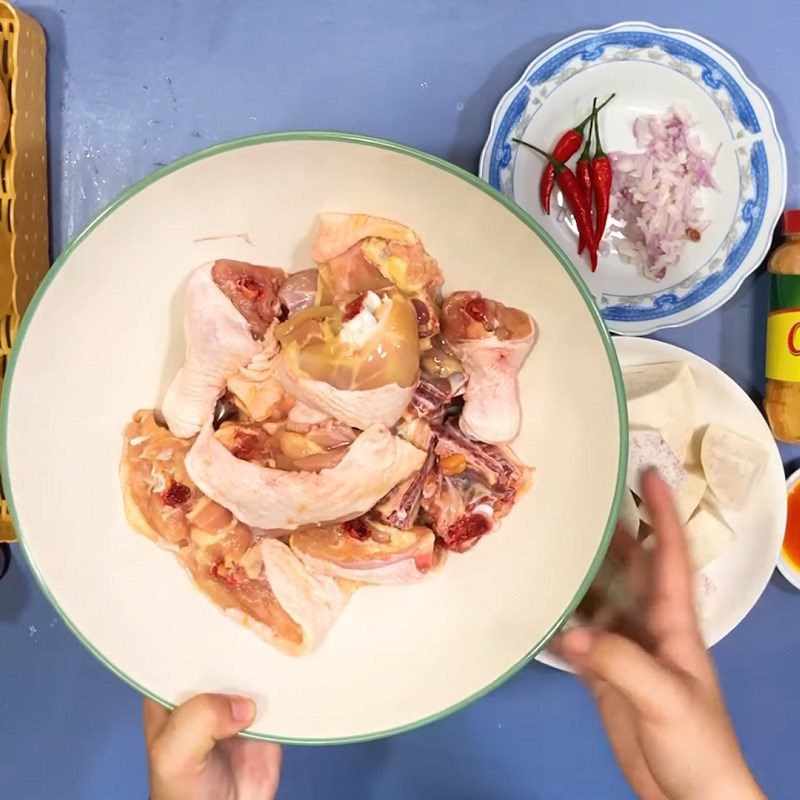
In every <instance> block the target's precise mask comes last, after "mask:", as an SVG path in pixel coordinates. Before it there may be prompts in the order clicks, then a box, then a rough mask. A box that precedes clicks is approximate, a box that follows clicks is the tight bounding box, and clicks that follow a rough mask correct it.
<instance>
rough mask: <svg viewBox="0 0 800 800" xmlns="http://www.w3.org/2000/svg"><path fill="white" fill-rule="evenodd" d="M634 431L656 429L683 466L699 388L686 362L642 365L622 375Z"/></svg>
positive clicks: (623, 372) (629, 368)
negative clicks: (636, 429)
mask: <svg viewBox="0 0 800 800" xmlns="http://www.w3.org/2000/svg"><path fill="white" fill-rule="evenodd" d="M622 379H623V381H624V383H625V396H626V398H627V400H628V422H629V424H630V426H631V427H635V428H638V427H642V428H653V429H654V430H657V431H658V432H659V433H660V434H661V435H662V436H663V437H664V441H665V442H666V443H667V445H669V447H670V449H671V450H672V452H673V453H675V455H676V456H678V459H679V460H680V461H681V462H684V461H685V460H686V456H687V453H688V451H689V443H690V441H691V439H692V433H693V431H694V418H695V411H696V408H697V386H696V385H695V382H694V378H693V377H692V370H691V368H690V367H689V365H688V364H687V363H685V362H683V361H673V362H668V363H665V364H642V365H640V366H636V367H625V369H623V371H622Z"/></svg>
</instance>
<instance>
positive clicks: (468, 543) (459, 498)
mask: <svg viewBox="0 0 800 800" xmlns="http://www.w3.org/2000/svg"><path fill="white" fill-rule="evenodd" d="M432 430H433V433H434V435H435V436H436V444H435V452H436V455H437V457H438V459H437V462H436V465H435V466H434V468H433V469H432V470H431V472H430V473H429V474H428V476H427V478H426V479H425V481H424V483H423V489H422V501H421V505H422V508H423V509H425V511H426V512H427V513H428V515H429V516H430V517H431V519H432V520H433V524H432V527H433V530H434V531H435V532H436V535H437V536H438V537H439V538H440V539H441V541H442V543H443V544H444V546H445V547H446V548H447V549H448V550H454V551H456V552H459V553H461V552H464V551H465V550H469V549H470V548H471V547H473V546H474V545H475V544H476V543H477V541H478V540H479V539H480V538H481V537H482V536H485V535H486V534H487V533H490V532H491V531H492V530H494V529H495V528H496V527H497V525H498V523H499V521H500V520H501V519H502V518H503V517H504V516H505V515H506V514H508V512H509V511H510V510H511V507H512V506H513V505H514V503H515V502H516V501H517V499H518V498H519V497H520V495H522V494H523V493H524V492H525V491H527V489H528V488H529V487H530V484H531V470H530V469H529V468H528V467H526V466H525V465H524V464H522V463H521V462H520V461H518V460H517V458H516V457H515V456H514V454H513V453H512V452H511V450H510V449H509V448H507V447H504V446H502V445H491V444H485V443H483V442H473V441H472V440H471V439H469V438H467V437H466V436H465V435H464V433H463V432H462V431H461V430H460V429H459V428H458V427H457V426H456V424H455V422H454V421H452V420H450V421H448V422H445V423H444V424H442V425H434V426H433V427H432Z"/></svg>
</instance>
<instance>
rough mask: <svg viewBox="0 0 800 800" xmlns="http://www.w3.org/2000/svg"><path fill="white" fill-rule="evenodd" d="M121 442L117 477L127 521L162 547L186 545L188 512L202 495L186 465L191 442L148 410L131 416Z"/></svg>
mask: <svg viewBox="0 0 800 800" xmlns="http://www.w3.org/2000/svg"><path fill="white" fill-rule="evenodd" d="M124 441H125V444H124V448H123V453H122V461H121V463H120V482H121V483H122V491H123V494H124V498H125V514H126V516H127V518H128V522H129V523H130V525H131V527H132V528H134V530H136V531H138V532H139V533H141V534H143V535H144V536H147V538H148V539H151V540H152V541H153V542H155V543H156V544H157V545H159V546H160V547H164V548H165V549H167V550H178V549H180V548H181V547H186V546H187V545H188V544H189V536H190V522H189V521H188V519H187V514H188V513H189V512H190V510H191V509H192V507H193V506H194V504H195V503H196V502H197V501H198V499H200V497H201V493H200V491H199V489H198V488H197V487H196V486H195V485H194V483H193V481H192V479H191V478H190V477H189V476H188V474H187V473H186V469H185V468H184V463H183V462H184V458H185V456H186V454H187V452H188V451H189V446H190V442H188V441H186V440H184V439H179V438H178V437H177V436H175V435H174V434H172V433H170V431H169V430H167V429H166V428H164V427H162V426H161V425H159V424H158V423H157V422H156V421H155V417H154V416H153V412H152V411H149V410H148V411H137V412H136V413H135V414H134V415H133V420H132V421H131V422H130V423H129V424H128V425H127V427H126V428H125V434H124Z"/></svg>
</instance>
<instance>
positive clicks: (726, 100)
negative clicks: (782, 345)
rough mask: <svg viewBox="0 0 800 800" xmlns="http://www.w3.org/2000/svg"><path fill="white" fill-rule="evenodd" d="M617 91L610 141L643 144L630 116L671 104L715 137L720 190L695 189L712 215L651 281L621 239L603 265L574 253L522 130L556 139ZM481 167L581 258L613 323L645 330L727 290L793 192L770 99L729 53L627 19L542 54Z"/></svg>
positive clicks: (607, 128)
mask: <svg viewBox="0 0 800 800" xmlns="http://www.w3.org/2000/svg"><path fill="white" fill-rule="evenodd" d="M611 92H616V97H615V98H614V100H613V101H612V103H611V104H609V105H608V106H607V107H606V108H605V109H604V110H603V112H602V114H601V116H600V131H601V134H602V141H603V146H604V148H605V150H606V151H615V150H622V151H628V152H631V151H635V150H636V149H637V148H636V142H635V139H634V136H633V122H634V120H635V119H636V118H637V117H639V116H640V115H642V114H661V113H664V112H665V111H667V110H668V109H669V108H670V107H671V106H680V107H682V108H684V109H686V110H688V111H689V112H690V114H691V115H692V116H693V117H694V119H695V121H696V133H697V134H698V135H699V137H700V140H701V143H702V145H703V146H704V147H705V148H706V149H707V150H708V151H710V152H712V153H713V152H714V151H715V150H717V148H719V152H718V155H717V160H716V164H715V166H714V171H713V177H714V179H715V181H716V183H717V186H718V188H717V189H716V190H712V189H703V190H701V194H700V196H699V200H700V202H701V204H702V206H703V210H704V215H705V218H706V219H707V220H708V221H709V225H708V227H707V228H706V229H705V230H704V231H703V234H702V237H701V240H700V241H699V242H697V243H687V245H686V246H685V247H684V249H683V254H682V256H681V259H680V261H679V262H678V263H677V264H675V265H674V266H672V267H670V268H669V269H668V271H667V274H666V277H665V278H664V279H663V280H662V281H660V282H655V281H653V280H651V279H649V278H647V277H645V276H644V274H643V273H642V270H641V268H639V267H637V266H635V265H632V264H627V263H624V262H623V261H622V260H621V259H620V257H619V256H618V255H617V254H616V250H615V248H614V246H613V242H612V246H611V248H610V251H609V252H608V253H607V254H606V255H602V256H601V257H600V263H599V266H598V269H597V272H595V273H591V272H590V270H589V267H588V262H586V261H585V260H583V258H582V257H580V256H578V255H577V254H576V251H577V247H576V245H577V237H576V234H575V229H574V224H573V221H572V218H571V216H569V215H566V216H565V215H564V214H561V213H559V208H560V207H561V205H562V203H561V198H560V196H559V193H558V191H556V193H555V194H554V197H553V209H552V211H553V213H552V214H551V215H550V216H547V215H545V214H544V212H543V211H542V209H541V206H540V205H539V199H538V184H539V177H540V175H541V171H542V166H543V162H542V160H541V159H540V158H539V157H538V156H537V155H536V154H535V153H533V152H532V151H530V150H528V149H526V148H520V147H519V146H518V145H516V144H514V142H513V141H512V139H514V138H519V139H524V140H525V141H528V142H532V143H535V144H538V145H539V146H541V147H544V148H552V147H553V145H554V144H555V142H556V140H557V139H558V137H559V136H560V134H561V133H562V132H563V131H566V130H568V129H569V128H571V127H573V126H574V125H576V124H577V123H578V122H579V121H580V120H581V119H582V118H584V117H585V116H586V115H587V113H588V112H589V111H590V109H591V104H592V98H593V97H595V96H596V97H598V98H601V99H602V98H605V97H607V96H608V95H609V94H610V93H611ZM480 175H481V177H482V178H483V179H484V180H486V181H487V182H488V183H490V184H491V185H492V186H494V187H495V188H496V189H499V190H500V191H501V192H503V194H505V195H506V196H507V197H510V198H512V199H513V200H514V201H515V202H516V203H518V204H519V205H520V206H521V207H522V208H523V209H524V210H525V211H527V212H528V213H529V214H530V215H531V216H532V217H533V218H534V219H535V220H536V221H537V222H539V223H540V224H541V225H542V227H543V228H544V229H545V230H546V231H547V232H548V233H549V234H550V235H551V236H552V237H553V239H555V241H556V242H557V243H558V244H559V245H560V247H561V248H562V249H563V250H564V252H565V253H567V255H568V256H569V257H570V258H571V259H572V261H573V263H575V264H576V266H577V267H578V269H579V270H580V273H581V275H582V277H583V278H584V280H585V281H586V283H587V284H588V286H589V289H590V290H591V292H592V294H593V295H594V297H595V299H596V300H597V303H598V305H599V306H600V309H601V311H602V314H603V317H604V318H605V321H606V324H607V325H608V327H609V328H610V329H611V330H612V331H615V332H618V333H626V334H633V335H638V334H645V333H651V332H652V331H655V330H657V329H659V328H665V327H670V326H675V325H685V324H686V323H688V322H691V321H693V320H696V319H699V318H700V317H702V316H704V315H705V314H708V313H710V312H711V311H713V310H714V309H716V308H718V307H719V306H720V305H722V304H723V303H724V302H725V301H726V300H728V299H730V298H731V297H732V296H733V295H734V293H735V292H736V290H737V289H738V288H739V286H740V285H741V284H742V281H743V280H744V279H745V278H746V277H747V275H749V274H750V273H751V272H752V271H753V270H755V269H756V267H758V265H759V264H760V263H761V262H762V261H763V259H764V257H765V256H766V254H767V251H768V250H769V247H770V244H771V242H772V234H773V230H774V227H775V224H776V223H777V220H778V218H779V216H780V214H781V211H782V210H783V205H784V200H785V197H786V154H785V152H784V148H783V143H782V141H781V138H780V136H779V135H778V131H777V128H776V125H775V117H774V115H773V112H772V108H771V106H770V104H769V101H768V100H767V98H766V97H765V96H764V94H763V92H761V90H760V89H758V87H756V86H755V85H754V84H753V83H752V82H751V81H750V80H748V79H747V78H746V77H745V75H744V73H743V71H742V68H741V67H740V66H739V64H738V63H737V62H736V61H735V59H733V58H732V57H731V56H730V55H728V53H726V52H725V51H724V50H722V49H720V48H719V47H717V46H716V45H714V44H712V43H711V42H709V41H708V40H706V39H703V38H702V37H700V36H697V35H696V34H693V33H689V32H687V31H680V30H667V29H664V28H658V27H656V26H654V25H650V24H648V23H645V22H624V23H620V24H619V25H614V26H612V27H610V28H606V29H605V30H600V31H584V32H582V33H578V34H575V35H574V36H570V37H569V38H567V39H564V40H563V41H561V42H559V43H558V44H557V45H555V46H553V47H551V48H550V49H549V50H547V51H546V52H544V53H543V54H542V55H541V56H539V57H538V58H536V59H535V60H534V61H533V62H532V63H531V64H530V65H529V66H528V68H527V69H526V70H525V72H524V74H523V75H522V77H521V78H520V80H519V81H518V82H517V83H516V84H515V85H514V86H513V87H512V88H511V89H509V91H508V92H506V94H505V96H504V97H503V99H502V100H501V101H500V104H499V105H498V107H497V109H496V111H495V113H494V117H493V118H492V125H491V130H490V132H489V138H488V140H487V142H486V145H485V147H484V149H483V153H482V154H481V162H480Z"/></svg>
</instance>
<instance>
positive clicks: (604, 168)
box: [590, 120, 613, 249]
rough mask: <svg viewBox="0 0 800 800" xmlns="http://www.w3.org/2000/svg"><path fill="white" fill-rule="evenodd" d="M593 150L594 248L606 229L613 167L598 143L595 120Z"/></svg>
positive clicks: (597, 126)
mask: <svg viewBox="0 0 800 800" xmlns="http://www.w3.org/2000/svg"><path fill="white" fill-rule="evenodd" d="M594 140H595V143H596V144H595V151H594V158H593V159H592V163H591V164H590V167H591V172H592V189H593V190H594V208H595V216H596V219H597V221H596V224H595V230H594V246H595V249H597V248H598V247H600V242H601V241H602V239H603V234H604V233H605V231H606V222H607V221H608V205H609V202H610V200H611V181H612V178H613V169H612V167H611V159H610V158H609V157H608V156H607V155H606V154H605V151H604V150H603V146H602V145H601V144H600V123H599V121H598V120H596V121H595V125H594Z"/></svg>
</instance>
